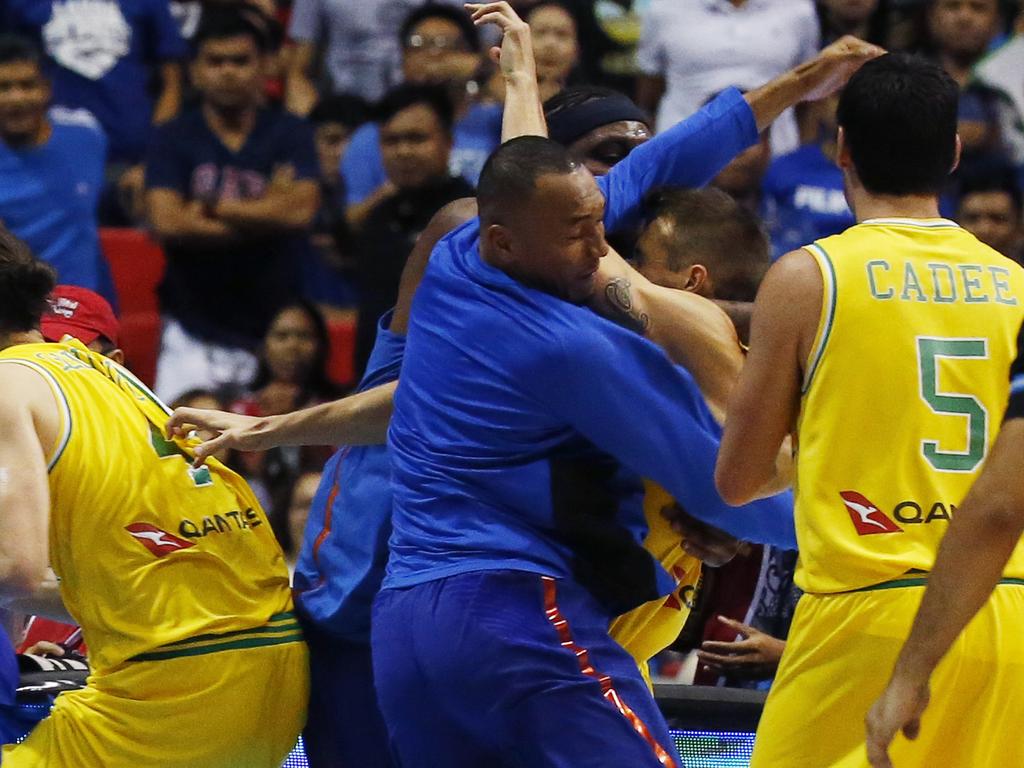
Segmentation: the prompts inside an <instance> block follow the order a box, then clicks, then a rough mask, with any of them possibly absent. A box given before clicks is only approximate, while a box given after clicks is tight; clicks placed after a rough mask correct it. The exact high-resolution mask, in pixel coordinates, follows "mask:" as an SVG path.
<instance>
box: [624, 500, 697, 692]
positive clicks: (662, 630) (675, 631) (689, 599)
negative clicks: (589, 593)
mask: <svg viewBox="0 0 1024 768" xmlns="http://www.w3.org/2000/svg"><path fill="white" fill-rule="evenodd" d="M672 503H673V501H672V497H671V496H670V495H669V493H668V491H666V490H665V489H664V488H662V487H661V486H659V485H657V484H656V483H653V482H651V481H649V480H646V481H644V515H645V516H646V518H647V526H648V532H647V538H646V539H644V547H645V548H646V549H647V551H648V552H650V553H651V555H653V556H654V558H655V559H656V560H658V562H660V563H661V564H662V566H663V567H664V568H665V570H666V571H668V572H669V573H671V574H672V575H673V576H674V577H675V579H676V584H677V585H678V587H677V589H676V591H675V592H673V593H672V594H671V595H669V596H668V597H663V598H660V599H658V600H652V601H651V602H649V603H645V604H644V605H641V606H640V607H639V608H635V609H633V610H632V611H630V612H629V613H626V614H624V615H622V616H619V617H618V618H617V619H616V620H615V621H613V622H612V625H611V628H610V630H609V632H610V634H611V636H612V638H613V639H614V640H615V641H616V642H618V643H619V645H621V646H622V647H623V648H625V649H626V650H627V651H628V652H629V654H630V655H631V656H632V657H633V658H634V659H635V660H636V663H637V664H638V665H639V667H640V671H641V672H642V673H643V675H644V678H645V679H646V680H647V682H648V684H650V677H649V671H648V662H649V661H650V660H651V658H652V657H653V656H654V655H655V654H657V653H660V652H661V651H663V650H665V649H666V648H667V647H668V646H670V645H671V644H672V643H674V642H675V640H676V638H677V637H679V633H680V632H682V631H683V625H684V624H685V623H686V619H687V617H688V616H689V615H690V609H691V608H693V600H694V597H695V595H696V592H697V589H698V587H699V585H700V575H701V561H700V560H698V559H697V558H695V557H693V556H691V555H688V554H686V552H685V551H684V550H683V548H682V546H681V545H682V541H681V539H680V538H679V534H678V533H676V532H675V531H673V530H672V527H671V526H670V525H669V523H668V521H667V520H665V518H664V517H662V516H661V510H662V509H663V508H664V507H666V506H668V505H670V504H672Z"/></svg>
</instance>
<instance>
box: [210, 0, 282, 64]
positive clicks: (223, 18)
mask: <svg viewBox="0 0 1024 768" xmlns="http://www.w3.org/2000/svg"><path fill="white" fill-rule="evenodd" d="M230 37H248V38H251V39H252V41H253V42H254V43H256V48H257V49H258V50H259V52H260V53H266V52H267V51H269V50H270V49H271V43H272V32H271V29H270V24H269V22H268V20H267V19H266V17H264V16H263V14H261V13H260V12H259V11H258V10H256V9H255V8H249V7H245V6H243V7H237V6H213V7H210V6H207V7H205V8H204V9H203V15H202V18H201V19H200V20H199V28H198V29H197V30H196V34H195V36H194V37H193V38H192V55H193V56H196V55H197V54H198V53H199V49H200V48H202V46H203V43H206V42H209V41H210V40H224V39H227V38H230Z"/></svg>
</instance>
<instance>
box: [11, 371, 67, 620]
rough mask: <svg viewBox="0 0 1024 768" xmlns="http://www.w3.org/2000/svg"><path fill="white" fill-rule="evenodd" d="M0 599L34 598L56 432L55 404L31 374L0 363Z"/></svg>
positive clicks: (41, 573) (40, 575) (42, 569)
mask: <svg viewBox="0 0 1024 768" xmlns="http://www.w3.org/2000/svg"><path fill="white" fill-rule="evenodd" d="M0 392H3V393H4V396H3V397H2V398H0V599H3V600H4V602H5V603H6V602H7V601H8V600H12V599H24V598H27V597H31V596H33V595H35V594H36V592H37V591H38V589H39V587H40V585H41V584H42V582H43V581H44V579H45V578H46V572H47V565H48V563H49V550H48V530H49V520H50V491H49V485H48V481H47V468H46V455H47V454H48V453H49V451H50V450H51V449H52V447H53V446H54V445H55V443H56V440H57V434H58V429H59V420H58V415H57V406H56V403H55V402H54V399H53V395H52V394H51V392H50V390H49V387H48V385H47V384H46V382H45V381H44V380H43V378H42V377H41V376H40V375H39V374H38V373H36V372H35V371H33V370H31V369H29V368H26V367H24V366H22V365H17V364H13V363H6V364H0Z"/></svg>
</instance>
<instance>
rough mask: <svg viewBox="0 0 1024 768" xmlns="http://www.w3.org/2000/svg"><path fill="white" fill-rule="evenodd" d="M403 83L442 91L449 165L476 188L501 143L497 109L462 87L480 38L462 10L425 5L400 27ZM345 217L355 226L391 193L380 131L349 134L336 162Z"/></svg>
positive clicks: (375, 127)
mask: <svg viewBox="0 0 1024 768" xmlns="http://www.w3.org/2000/svg"><path fill="white" fill-rule="evenodd" d="M399 37H400V40H401V43H402V71H403V73H404V76H405V82H407V83H413V84H417V85H438V86H443V87H445V88H446V89H447V90H448V91H449V94H450V95H451V97H452V102H453V103H454V104H455V105H456V109H455V113H456V115H455V126H454V129H453V132H452V152H451V156H450V159H449V164H448V167H449V169H450V170H451V172H452V175H453V176H462V177H464V178H465V179H466V181H468V182H469V183H470V185H473V186H475V185H476V180H477V177H478V176H479V175H480V169H481V168H483V165H484V162H485V161H486V160H487V157H488V155H490V154H491V152H492V151H494V149H495V148H496V147H497V146H498V144H500V143H501V107H500V105H496V104H479V103H474V102H471V101H470V100H469V97H468V95H467V91H466V85H467V83H468V82H469V80H470V78H471V77H472V76H473V73H474V71H475V70H476V67H477V65H478V63H479V51H480V40H479V36H478V34H477V31H476V28H475V27H474V26H473V24H472V22H471V21H470V20H469V16H468V15H466V13H465V12H464V11H460V10H456V9H454V8H451V7H449V6H445V5H438V4H428V5H425V6H423V7H421V8H418V9H417V10H415V11H413V12H412V13H411V14H410V15H409V17H408V18H407V19H406V20H405V23H404V24H403V25H402V29H401V32H400V35H399ZM341 173H342V176H344V177H345V189H346V196H347V201H346V202H347V204H348V218H349V221H350V222H351V223H352V224H353V225H354V226H357V227H358V226H360V225H361V224H362V222H363V221H364V220H365V218H366V216H367V215H368V214H369V212H370V210H372V209H373V208H374V207H375V206H376V205H377V204H378V203H379V202H381V201H382V200H384V199H386V198H387V197H389V196H391V195H392V194H393V193H394V188H393V185H391V184H389V183H388V180H387V174H386V173H385V171H384V164H383V161H382V159H381V151H380V127H379V126H378V125H377V124H376V123H367V124H366V125H364V126H362V127H361V128H359V130H357V131H356V132H355V134H353V136H352V141H351V143H350V144H349V146H348V150H347V151H346V152H345V155H344V157H343V158H342V160H341Z"/></svg>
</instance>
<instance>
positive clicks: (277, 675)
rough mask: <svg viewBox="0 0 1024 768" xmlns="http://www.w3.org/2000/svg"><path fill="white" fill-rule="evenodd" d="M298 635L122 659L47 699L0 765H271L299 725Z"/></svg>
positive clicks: (305, 661)
mask: <svg viewBox="0 0 1024 768" xmlns="http://www.w3.org/2000/svg"><path fill="white" fill-rule="evenodd" d="M308 697H309V656H308V652H307V649H306V644H305V642H302V641H301V640H300V641H295V642H289V643H286V644H281V645H267V646H263V647H254V648H241V649H234V650H222V651H219V652H213V653H208V654H205V655H196V656H179V657H177V658H169V659H163V660H159V661H132V662H127V663H126V664H124V665H123V666H121V667H119V668H117V669H116V670H114V671H112V672H108V673H104V674H96V675H92V676H91V677H90V678H89V680H88V684H87V685H86V687H85V688H83V689H82V690H80V691H72V692H69V693H64V694H61V695H60V696H58V697H57V701H56V703H55V704H54V707H53V711H52V713H51V714H50V716H49V717H48V718H47V719H46V720H44V721H43V722H41V723H40V724H39V725H38V726H36V728H35V730H34V731H32V734H31V735H30V736H29V737H28V739H26V740H25V741H24V742H23V743H22V744H18V745H15V746H7V747H4V748H3V759H2V763H3V767H4V768H44V767H45V768H280V766H281V763H282V762H284V759H285V757H287V755H288V753H289V752H290V751H291V749H292V748H293V747H294V746H295V743H296V741H297V740H298V736H299V732H300V731H301V729H302V727H303V725H304V724H305V722H306V707H307V704H308Z"/></svg>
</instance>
